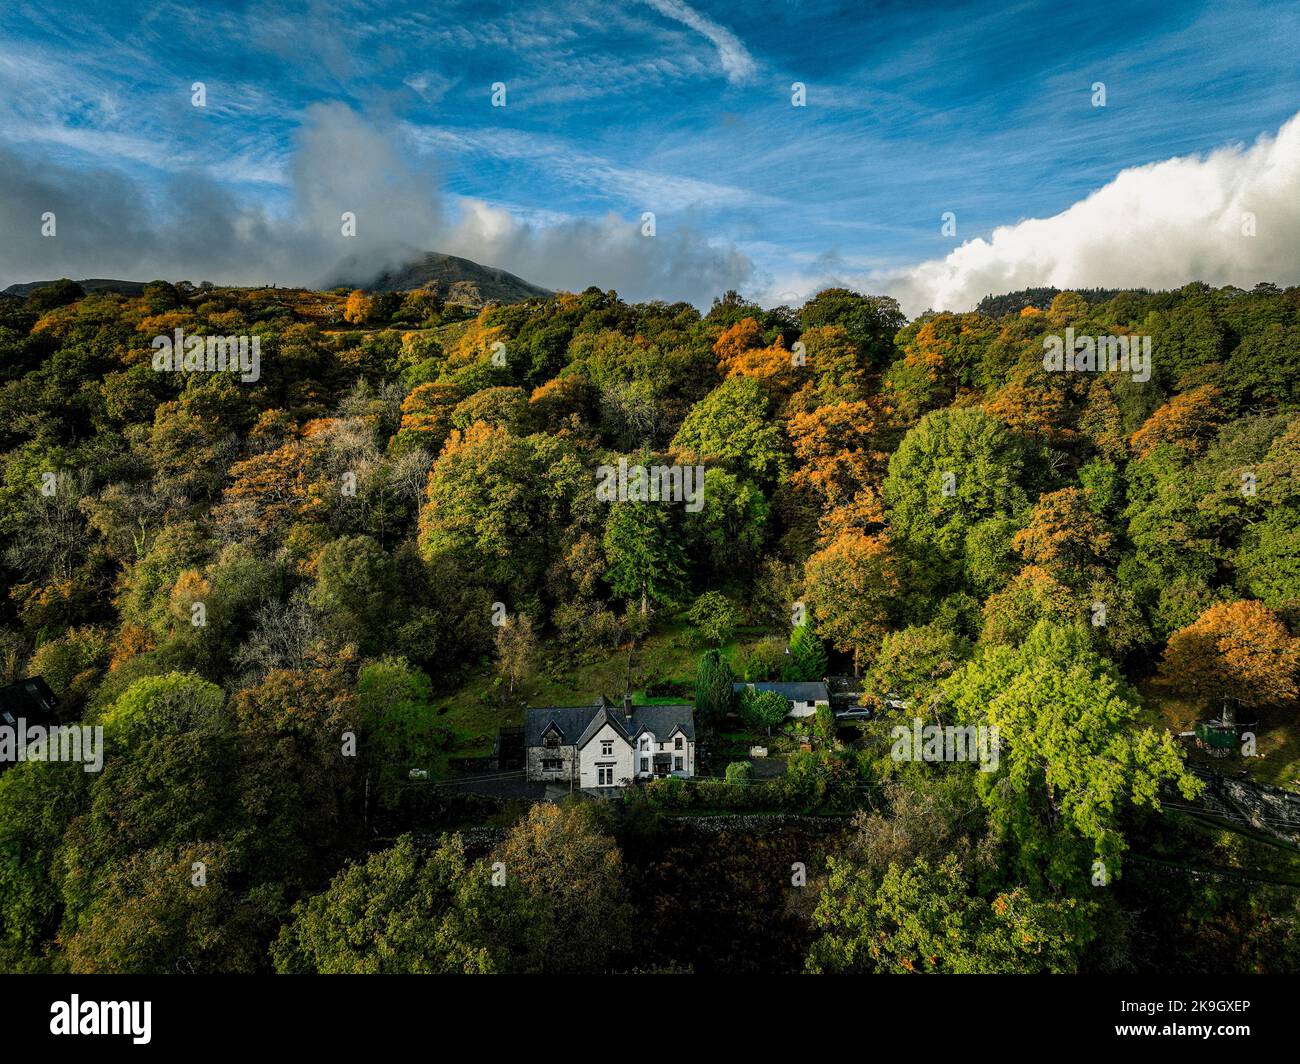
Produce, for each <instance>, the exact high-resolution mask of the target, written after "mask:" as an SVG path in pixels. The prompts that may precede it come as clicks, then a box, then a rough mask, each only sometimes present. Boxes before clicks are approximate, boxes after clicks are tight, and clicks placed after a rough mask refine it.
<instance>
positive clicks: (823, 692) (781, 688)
mask: <svg viewBox="0 0 1300 1064" xmlns="http://www.w3.org/2000/svg"><path fill="white" fill-rule="evenodd" d="M747 687H752V688H753V689H754V690H755V691H775V692H776V693H777V694H779V695H780V696H781V697H782V698H786V699H789V700H790V701H791V702H828V701H830V694H829V692H828V691H827V689H826V685H825V684H824V683H818V682H817V681H815V680H809V681H805V682H802V683H752V684H750V683H734V684H732V685H731V688H732V690H733V691H735V692H736V693H737V694H739V693H740V692H741V691H744V690H745V689H746V688H747Z"/></svg>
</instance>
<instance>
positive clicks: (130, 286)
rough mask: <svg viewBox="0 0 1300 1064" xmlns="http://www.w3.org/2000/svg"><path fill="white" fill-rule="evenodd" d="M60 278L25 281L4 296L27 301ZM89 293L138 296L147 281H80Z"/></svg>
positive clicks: (101, 278)
mask: <svg viewBox="0 0 1300 1064" xmlns="http://www.w3.org/2000/svg"><path fill="white" fill-rule="evenodd" d="M58 280H59V278H57V277H56V278H54V280H51V281H24V282H23V283H22V284H11V285H10V286H9V287H8V288H6V289H5V290H4V292H3V293H0V294H2V295H6V296H17V297H18V298H19V299H25V298H26V297H27V296H29V295H31V294H32V293H33V292H35V291H36V289H38V288H44V287H45V286H46V285H50V284H54V283H55V282H56V281H58ZM77 284H79V285H81V287H82V288H84V289H85V290H86V291H87V292H116V293H117V294H118V295H123V296H138V295H140V294H141V293H142V292H143V291H144V286H145V284H146V282H145V281H115V280H113V279H111V278H106V277H91V278H90V279H88V280H85V281H78V282H77Z"/></svg>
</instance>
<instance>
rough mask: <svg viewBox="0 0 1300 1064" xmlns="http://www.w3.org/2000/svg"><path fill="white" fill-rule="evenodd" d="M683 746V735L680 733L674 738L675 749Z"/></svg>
mask: <svg viewBox="0 0 1300 1064" xmlns="http://www.w3.org/2000/svg"><path fill="white" fill-rule="evenodd" d="M681 748H682V737H681V736H680V735H679V736H677V738H676V739H674V740H673V749H674V750H680V749H681ZM678 760H679V761H680V760H681V758H678Z"/></svg>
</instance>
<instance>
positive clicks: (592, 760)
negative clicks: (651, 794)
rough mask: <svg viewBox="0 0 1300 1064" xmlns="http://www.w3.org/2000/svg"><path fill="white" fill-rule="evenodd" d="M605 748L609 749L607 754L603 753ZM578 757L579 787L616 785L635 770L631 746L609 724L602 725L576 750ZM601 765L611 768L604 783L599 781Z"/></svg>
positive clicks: (632, 774)
mask: <svg viewBox="0 0 1300 1064" xmlns="http://www.w3.org/2000/svg"><path fill="white" fill-rule="evenodd" d="M605 744H609V745H608V746H606V745H605ZM607 749H608V750H609V751H610V752H609V753H608V754H606V753H605V750H607ZM578 757H579V764H580V775H579V781H578V786H580V787H600V786H606V787H609V786H615V787H617V786H618V785H619V784H620V783H621V782H622V781H623V780H630V779H631V778H632V777H633V776H634V775H635V772H636V770H635V768H634V767H633V761H632V757H633V753H632V747H631V746H629V745H628V741H627V740H626V739H624V738H623V736H622V735H620V734H619V733H618V732H617V731H615V730H614V728H613V727H611V726H610V725H609V724H606V725H604V726H603V727H602V728H601V729H600V731H598V732H597V733H596V734H595V735H593V736H592V737H591V739H590V740H588V742H587V745H586V746H584V747H583V748H582V749H581V750H579V751H578ZM602 767H604V768H608V769H610V770H611V777H610V778H611V782H609V783H605V784H602V783H601V782H600V769H601V768H602Z"/></svg>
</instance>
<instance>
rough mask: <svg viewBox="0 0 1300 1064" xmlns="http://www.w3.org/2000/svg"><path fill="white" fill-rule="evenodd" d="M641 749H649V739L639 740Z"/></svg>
mask: <svg viewBox="0 0 1300 1064" xmlns="http://www.w3.org/2000/svg"><path fill="white" fill-rule="evenodd" d="M641 749H642V750H649V749H650V739H649V738H648V737H645V738H643V739H642V740H641Z"/></svg>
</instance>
